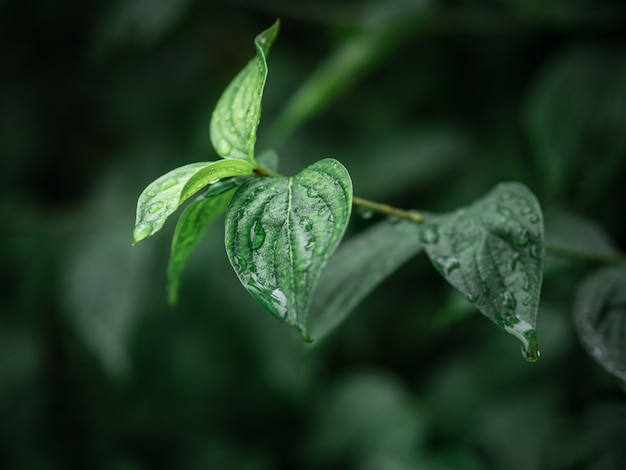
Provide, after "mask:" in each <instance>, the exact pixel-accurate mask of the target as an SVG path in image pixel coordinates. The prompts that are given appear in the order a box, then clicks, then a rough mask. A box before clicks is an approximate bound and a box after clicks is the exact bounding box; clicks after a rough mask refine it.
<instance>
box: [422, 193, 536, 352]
mask: <svg viewBox="0 0 626 470" xmlns="http://www.w3.org/2000/svg"><path fill="white" fill-rule="evenodd" d="M420 236H421V239H422V242H423V243H424V249H425V250H426V253H427V254H428V256H429V258H430V260H431V261H432V263H433V266H435V268H436V269H437V271H439V273H440V274H441V275H442V276H443V277H444V278H445V279H446V280H447V281H448V282H449V283H450V284H452V285H453V286H454V287H455V288H456V289H458V290H459V292H461V294H463V295H464V296H465V298H467V300H469V301H470V302H471V303H472V304H474V305H475V306H476V308H478V310H480V311H481V313H482V314H483V315H485V316H486V317H487V318H489V319H490V320H492V321H493V322H495V323H496V324H497V325H498V326H499V327H501V328H503V329H504V330H505V331H506V332H507V333H509V334H511V335H513V336H515V337H516V338H517V339H518V340H519V341H520V342H521V343H522V351H523V353H524V356H525V357H526V358H527V359H529V360H532V361H536V360H537V359H538V357H539V352H538V349H537V337H536V332H535V325H536V319H537V308H538V304H539V293H540V290H541V281H542V277H543V258H544V246H543V219H542V213H541V208H540V207H539V203H538V202H537V199H536V198H535V196H534V195H533V194H532V193H531V192H530V191H529V190H528V188H526V187H525V186H524V185H522V184H519V183H502V184H499V185H498V186H497V187H496V188H495V189H494V190H492V191H491V192H490V193H489V194H487V195H486V196H485V197H483V198H482V199H480V200H478V201H476V202H475V203H474V204H472V205H471V206H469V207H467V208H464V209H459V210H457V211H455V212H452V213H449V214H443V215H434V216H430V217H428V219H427V221H426V223H424V224H423V226H422V232H421V235H420Z"/></svg>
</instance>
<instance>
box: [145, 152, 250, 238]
mask: <svg viewBox="0 0 626 470" xmlns="http://www.w3.org/2000/svg"><path fill="white" fill-rule="evenodd" d="M252 170H253V167H252V165H251V164H250V163H248V162H244V161H234V160H221V161H218V162H200V163H190V164H189V165H185V166H182V167H180V168H177V169H175V170H172V171H170V172H168V173H166V174H164V175H163V176H161V177H160V178H158V179H156V180H155V181H153V182H152V183H150V184H149V185H148V187H146V189H144V190H143V192H142V193H141V195H140V196H139V201H138V202H137V218H136V220H135V230H134V232H133V239H134V242H135V243H137V242H140V241H141V240H144V239H146V238H148V237H149V236H151V235H154V234H155V233H156V232H158V231H159V230H161V228H162V227H163V224H164V223H165V221H166V220H167V218H168V217H169V216H170V215H171V214H172V213H174V212H175V211H176V209H178V208H179V207H180V205H181V204H182V203H183V202H185V201H186V200H187V199H188V198H189V197H191V196H193V195H194V194H195V193H196V192H198V191H199V190H200V189H202V188H203V187H204V186H206V185H208V184H209V183H212V182H214V181H217V180H219V179H221V178H228V177H231V176H244V175H251V174H252Z"/></svg>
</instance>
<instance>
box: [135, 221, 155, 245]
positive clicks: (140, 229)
mask: <svg viewBox="0 0 626 470" xmlns="http://www.w3.org/2000/svg"><path fill="white" fill-rule="evenodd" d="M150 235H152V224H146V223H143V224H140V225H137V226H136V227H135V230H133V238H134V239H135V243H136V242H139V241H141V240H143V239H145V238H148V237H149V236H150Z"/></svg>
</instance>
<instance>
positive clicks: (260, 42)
mask: <svg viewBox="0 0 626 470" xmlns="http://www.w3.org/2000/svg"><path fill="white" fill-rule="evenodd" d="M278 28H279V22H278V21H276V23H274V25H273V26H272V27H270V28H268V29H266V30H265V31H263V32H262V33H261V34H259V35H258V36H257V37H256V39H255V40H254V45H255V47H256V52H257V55H256V57H255V58H254V59H252V60H251V61H250V62H248V65H246V66H245V67H244V68H243V70H242V71H241V72H239V74H238V75H237V76H236V77H235V78H234V79H233V80H232V81H231V82H230V84H229V85H228V87H227V88H226V90H225V91H224V93H223V94H222V96H221V97H220V99H219V101H218V102H217V105H216V106H215V110H214V111H213V117H212V118H211V142H212V143H213V147H214V148H215V151H216V152H217V153H218V155H219V156H220V157H222V158H236V159H241V160H248V161H250V162H254V145H255V143H256V129H257V127H258V125H259V122H260V120H261V99H262V98H263V89H264V87H265V80H266V78H267V61H266V57H267V54H268V53H269V50H270V48H271V46H272V43H273V42H274V39H276V36H277V35H278Z"/></svg>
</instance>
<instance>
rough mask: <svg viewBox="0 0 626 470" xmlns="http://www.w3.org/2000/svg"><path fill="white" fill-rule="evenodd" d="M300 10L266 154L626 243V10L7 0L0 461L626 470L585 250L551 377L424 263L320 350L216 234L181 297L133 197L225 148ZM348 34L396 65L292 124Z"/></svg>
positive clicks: (553, 338) (541, 5)
mask: <svg viewBox="0 0 626 470" xmlns="http://www.w3.org/2000/svg"><path fill="white" fill-rule="evenodd" d="M402 9H405V10H402ZM398 11H406V12H407V13H406V15H405V14H404V13H403V14H401V15H399V16H397V17H394V13H396V12H398ZM277 17H280V18H281V21H282V25H281V33H280V35H279V38H278V40H277V42H276V43H275V45H274V48H273V50H272V53H271V55H270V58H269V67H270V75H269V81H268V85H267V88H266V97H265V101H264V115H263V118H262V123H261V127H260V129H259V146H258V150H263V149H265V148H270V147H273V148H275V149H276V150H277V152H278V153H279V155H280V156H281V162H282V164H281V170H282V171H283V172H284V173H287V174H292V173H294V172H296V171H298V170H299V169H300V168H302V167H304V166H307V165H309V164H311V163H313V162H314V161H316V160H318V159H321V158H325V157H333V158H336V159H338V160H340V161H341V162H342V163H343V164H344V165H345V166H346V167H347V168H348V170H349V171H350V172H351V174H352V176H353V180H354V187H355V193H356V194H358V195H360V196H363V197H367V198H372V199H376V200H380V201H384V202H387V203H392V204H394V205H398V206H400V207H405V208H415V209H424V210H431V211H446V210H452V209H454V208H456V207H459V206H462V205H466V204H469V203H470V202H471V201H473V200H474V199H476V198H478V197H480V196H482V195H483V194H484V193H485V192H487V191H488V190H489V189H490V188H491V187H492V186H494V185H495V184H497V183H498V182H500V181H505V180H515V181H521V182H523V183H524V184H526V185H528V186H529V187H530V188H531V189H532V190H533V191H534V192H535V193H536V194H537V195H538V197H539V198H540V200H541V202H542V205H543V207H544V210H545V211H546V214H547V215H546V219H549V218H550V214H553V213H554V214H559V213H562V212H564V211H565V212H567V213H573V214H577V215H580V216H584V217H587V218H590V219H592V220H594V221H596V222H597V223H598V224H600V225H601V226H602V227H604V228H605V229H606V231H607V232H608V233H609V234H610V235H611V236H612V237H613V238H614V239H615V240H617V241H618V242H620V241H623V240H624V239H625V237H624V235H625V231H626V224H624V218H623V214H624V211H623V201H624V199H625V198H624V195H625V194H624V193H625V191H624V189H623V188H624V183H625V182H626V179H625V176H626V172H625V168H626V165H624V163H626V36H625V34H624V32H623V31H626V6H625V5H624V3H623V1H620V0H615V1H611V0H575V1H574V0H573V1H565V0H562V1H557V0H550V1H540V0H484V1H463V0H456V1H452V0H449V1H436V0H431V1H430V2H427V1H416V0H414V1H409V0H405V1H401V0H396V1H393V2H389V1H383V0H378V1H370V2H367V3H365V2H356V1H352V2H350V1H343V2H331V1H324V2H321V1H320V2H311V1H306V2H293V1H288V0H277V1H273V2H269V1H268V2H262V1H243V0H242V1H237V2H228V1H225V0H224V1H193V0H162V1H159V2H150V1H147V0H127V1H110V2H105V1H99V2H98V1H96V2H78V1H72V0H59V1H54V2H48V1H44V0H39V1H33V2H19V1H16V0H15V1H10V0H4V1H2V0H0V164H1V166H0V188H1V190H0V191H1V193H0V194H1V199H0V219H1V221H2V222H1V225H0V237H1V238H0V263H1V264H0V268H1V271H0V276H1V279H0V289H1V291H0V292H1V294H0V468H2V469H72V468H77V469H86V468H88V469H100V468H102V469H115V470H135V469H173V468H176V469H207V468H208V469H290V468H298V469H322V468H323V469H343V468H354V469H372V470H375V469H392V470H393V469H491V468H496V469H500V468H502V469H513V470H515V469H524V470H530V469H579V468H580V469H583V468H584V469H587V468H589V469H613V468H620V467H619V465H620V464H623V461H624V458H626V455H625V454H624V452H625V451H624V449H626V447H624V445H623V444H624V443H626V402H625V401H624V395H623V392H622V391H621V388H620V385H619V384H618V383H617V381H616V380H614V379H613V378H611V377H610V376H609V375H608V374H606V373H605V372H604V371H603V370H602V369H601V368H600V367H599V366H598V365H596V364H595V363H594V362H593V361H592V360H591V359H590V358H589V357H588V356H587V355H586V354H585V352H584V351H583V349H582V348H581V346H580V343H579V340H578V338H577V337H576V334H575V331H574V329H573V326H572V321H571V306H572V300H573V296H574V293H575V289H576V285H577V283H578V282H579V280H580V279H581V277H582V276H583V275H584V274H585V273H586V272H587V271H588V269H589V267H590V265H589V264H585V263H563V262H562V261H560V262H557V261H556V260H554V259H548V260H547V266H546V275H545V280H544V288H543V300H542V303H541V307H540V313H539V321H538V332H539V340H540V346H541V352H542V360H541V361H540V362H539V363H537V364H528V363H526V362H525V361H524V360H523V359H522V357H521V355H520V353H519V347H518V345H517V344H516V343H515V341H514V340H513V339H511V338H510V337H509V336H508V335H506V334H505V333H503V332H501V331H500V330H499V329H498V328H497V327H496V326H495V325H493V324H491V323H490V322H489V321H488V320H486V319H484V318H483V317H482V316H480V315H479V314H478V313H477V312H476V311H475V310H474V309H473V308H472V307H470V306H468V305H467V304H465V303H464V301H463V300H462V299H461V298H460V297H459V296H457V295H456V294H455V293H454V292H453V291H452V289H451V288H450V287H448V286H447V285H446V284H445V282H444V281H443V280H442V279H441V278H440V277H439V275H438V274H437V273H436V272H435V271H434V270H433V269H432V267H431V266H430V264H429V262H428V260H427V259H426V258H425V257H424V256H423V255H422V256H420V257H418V258H416V259H414V260H412V261H411V262H410V263H408V264H407V265H406V266H404V267H403V268H402V269H400V270H399V271H398V272H397V273H396V274H395V275H394V276H393V277H391V278H390V279H388V281H386V282H385V283H384V284H383V285H382V286H381V287H380V288H379V289H378V290H377V291H376V292H375V293H373V294H372V295H371V297H369V298H368V300H367V301H366V302H364V303H363V304H362V305H361V306H360V307H359V308H358V309H357V310H356V311H355V312H354V313H353V315H352V316H351V317H350V318H349V320H348V321H347V322H345V323H344V324H343V325H342V326H341V327H340V328H339V329H338V330H337V331H335V332H334V333H333V335H332V336H331V337H329V338H328V339H327V340H325V341H324V342H322V343H321V344H319V345H318V346H317V347H315V348H310V347H307V346H305V345H303V344H302V343H301V341H300V340H299V339H298V338H297V335H296V334H295V332H293V331H291V330H290V329H288V328H287V327H285V326H284V325H281V324H280V323H278V322H277V321H276V320H275V319H273V318H272V317H271V316H270V315H269V314H267V313H266V312H264V311H263V310H262V309H261V308H260V307H259V306H258V305H256V304H255V303H254V302H253V300H252V299H251V298H250V297H249V295H248V294H247V293H246V292H245V291H244V290H243V289H242V288H241V286H240V285H239V281H238V280H237V279H236V276H235V275H234V273H233V272H232V270H231V269H230V267H229V265H228V261H227V258H226V255H225V252H224V248H223V226H222V225H221V222H220V223H215V224H214V225H212V226H211V227H210V228H209V230H208V232H207V236H206V238H204V239H203V242H202V244H201V246H200V247H199V249H198V250H197V253H196V254H195V255H194V257H193V259H192V261H191V263H190V265H189V267H188V269H187V271H186V273H185V276H184V279H183V285H182V290H181V295H180V305H179V306H178V307H176V308H174V309H171V308H169V307H168V306H167V293H166V265H167V259H168V254H169V253H168V251H169V241H170V239H171V234H172V231H173V225H174V224H173V222H170V223H169V224H168V225H167V226H166V228H165V229H164V230H163V231H162V232H161V233H159V234H158V235H156V236H155V237H153V238H152V239H149V240H147V241H144V242H142V243H140V244H139V245H137V246H135V247H131V239H132V238H131V237H132V235H131V234H132V228H133V222H134V210H135V204H136V198H137V196H138V195H139V193H140V192H141V191H142V190H143V188H144V187H145V186H146V185H147V184H148V183H149V182H150V181H152V180H153V179H155V178H157V177H158V176H160V175H161V174H163V173H165V172H166V171H168V170H170V169H172V168H174V167H177V166H181V165H184V164H186V163H189V162H192V161H203V160H212V159H215V158H216V155H215V154H214V152H213V150H212V149H211V146H210V141H209V138H208V124H209V119H210V115H211V111H212V108H213V106H214V104H215V102H216V100H217V98H218V97H219V94H220V93H221V91H222V90H223V89H224V88H225V86H226V85H227V83H228V82H229V80H230V79H231V78H232V77H233V76H234V75H235V74H236V73H237V71H238V70H239V69H240V68H241V67H243V65H244V64H245V63H246V62H247V61H248V60H249V59H250V58H251V57H252V56H253V54H254V49H253V46H252V43H253V38H254V36H255V35H256V34H258V33H259V32H260V31H262V30H263V29H265V28H267V27H268V26H270V25H271V24H272V23H273V22H274V20H275V19H276V18H277ZM389 18H391V19H389ZM402 19H404V20H407V19H408V20H407V21H401V20H402ZM368 41H369V43H368ZM351 42H352V43H356V44H361V45H362V44H369V46H368V47H370V46H371V47H372V48H373V49H375V50H376V51H377V52H376V53H374V54H372V55H371V57H370V58H369V59H368V60H366V61H364V62H365V63H364V65H363V67H360V68H357V69H355V70H352V71H351V70H349V69H348V68H347V67H344V65H345V64H344V62H345V60H347V59H344V62H342V61H338V62H336V63H335V64H334V65H333V66H332V67H328V68H327V69H326V70H327V77H329V80H330V83H344V86H343V90H341V92H340V93H338V94H336V95H333V96H328V99H327V100H326V101H324V102H320V103H319V105H320V106H319V109H318V112H317V113H315V114H314V115H310V116H309V115H307V116H304V118H305V119H304V120H303V122H302V125H301V126H299V127H297V128H296V129H294V130H293V132H289V133H287V134H285V132H283V131H285V130H286V129H287V127H288V126H287V124H289V123H295V121H294V120H293V119H292V118H290V117H289V118H288V119H287V118H283V120H282V121H280V119H281V118H280V115H281V109H283V106H285V105H286V104H287V102H288V101H289V99H290V97H291V96H293V94H294V93H295V92H296V90H297V89H298V87H299V86H300V85H302V84H303V83H305V81H306V80H307V79H308V77H310V76H311V75H312V74H313V73H314V71H315V70H317V69H318V67H320V66H322V64H324V63H325V61H326V60H327V59H328V58H329V57H332V56H333V55H334V54H337V51H339V50H341V48H342V47H345V44H349V43H351ZM366 50H369V49H368V48H366ZM283 116H284V115H283ZM285 119H286V120H285ZM276 122H279V123H281V122H282V124H281V125H279V124H275V123H276ZM272 123H274V125H272ZM363 215H367V214H363ZM375 220H376V219H375V218H374V219H368V218H366V217H362V216H361V215H359V213H358V212H357V213H355V217H354V219H353V221H352V223H351V225H350V228H349V232H350V233H354V232H356V231H358V230H360V229H362V228H364V227H366V226H367V225H368V224H370V223H372V222H373V221H375ZM622 249H624V245H623V244H622Z"/></svg>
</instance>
